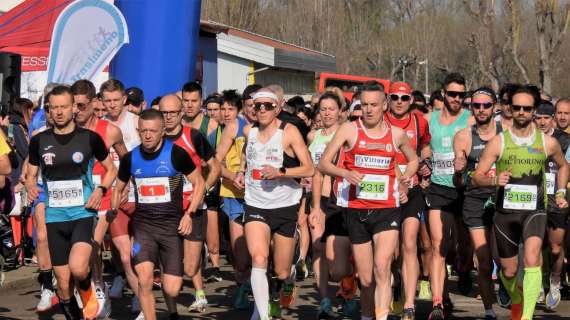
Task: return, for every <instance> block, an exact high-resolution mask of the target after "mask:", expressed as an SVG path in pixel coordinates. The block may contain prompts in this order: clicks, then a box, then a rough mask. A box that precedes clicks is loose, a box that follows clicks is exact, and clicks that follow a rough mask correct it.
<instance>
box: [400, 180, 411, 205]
mask: <svg viewBox="0 0 570 320" xmlns="http://www.w3.org/2000/svg"><path fill="white" fill-rule="evenodd" d="M403 178H404V177H403V176H402V177H400V183H399V184H398V193H399V194H400V203H406V202H408V190H409V189H408V184H407V183H405V182H404V179H403ZM408 180H409V178H408Z"/></svg>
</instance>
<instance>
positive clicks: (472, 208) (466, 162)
mask: <svg viewBox="0 0 570 320" xmlns="http://www.w3.org/2000/svg"><path fill="white" fill-rule="evenodd" d="M495 100H496V96H495V92H494V91H493V90H492V89H491V88H487V87H481V88H479V89H477V90H475V92H474V93H473V95H472V98H471V106H470V107H471V111H472V113H473V116H474V118H475V124H474V125H473V126H471V127H468V128H465V129H463V130H461V131H459V132H458V133H457V134H456V135H455V138H454V142H453V150H454V153H455V161H454V168H455V177H454V178H455V185H456V186H457V187H458V188H463V187H466V190H465V199H464V200H463V221H464V223H465V225H466V226H467V228H469V233H470V235H471V241H472V242H473V246H474V249H475V254H476V255H477V266H478V268H477V271H478V280H479V291H480V294H481V299H482V300H483V306H484V307H485V319H486V320H493V319H497V315H496V314H495V311H494V310H493V292H494V288H493V280H492V278H491V276H492V272H493V257H492V255H491V242H490V237H491V227H492V224H493V214H494V206H493V203H492V202H493V201H492V199H491V197H492V196H493V194H494V192H495V189H494V188H492V187H490V188H489V187H487V188H484V187H476V186H473V184H472V183H471V175H472V174H473V172H474V171H475V168H476V167H477V164H478V162H479V158H480V156H481V152H483V149H484V148H485V144H486V143H487V141H489V140H491V139H492V138H493V137H494V136H496V135H497V134H499V133H501V132H502V131H503V128H502V126H501V123H500V122H499V121H495V120H494V119H493V105H494V104H495ZM488 175H489V176H490V177H494V176H495V168H494V167H493V169H491V170H490V171H489V172H488Z"/></svg>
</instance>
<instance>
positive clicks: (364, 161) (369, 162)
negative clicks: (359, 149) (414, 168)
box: [354, 154, 392, 169]
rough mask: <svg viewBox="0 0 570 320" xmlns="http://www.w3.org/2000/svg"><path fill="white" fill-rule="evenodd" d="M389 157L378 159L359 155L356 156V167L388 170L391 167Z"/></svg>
mask: <svg viewBox="0 0 570 320" xmlns="http://www.w3.org/2000/svg"><path fill="white" fill-rule="evenodd" d="M391 160H392V159H391V158H389V157H377V156H367V155H361V154H357V155H355V156H354V165H355V166H357V167H361V168H370V169H388V168H389V167H390V161H391Z"/></svg>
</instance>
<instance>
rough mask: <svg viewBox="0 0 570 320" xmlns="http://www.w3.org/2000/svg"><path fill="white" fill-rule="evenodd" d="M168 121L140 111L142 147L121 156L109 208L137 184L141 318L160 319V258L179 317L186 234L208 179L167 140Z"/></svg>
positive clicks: (135, 252) (154, 112)
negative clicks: (187, 189)
mask: <svg viewBox="0 0 570 320" xmlns="http://www.w3.org/2000/svg"><path fill="white" fill-rule="evenodd" d="M164 127H165V120H164V118H163V116H162V114H161V113H160V112H159V111H157V110H154V109H148V110H145V111H143V112H142V113H141V115H140V118H139V125H138V128H139V133H140V138H141V141H142V143H141V145H140V146H138V147H136V148H135V149H133V150H132V151H130V152H129V153H127V154H126V155H125V157H124V158H122V159H121V165H120V167H119V174H118V179H117V185H116V187H115V190H113V197H112V200H111V206H112V208H113V210H116V209H117V208H118V206H119V204H120V198H121V195H122V192H123V190H124V189H125V187H126V186H127V183H128V182H129V181H130V180H134V185H135V190H136V192H135V199H136V200H135V201H136V202H135V203H136V204H135V214H134V215H133V218H132V221H131V226H130V227H131V230H132V236H133V239H132V241H133V250H132V259H133V264H134V266H135V270H136V272H137V277H138V283H139V298H140V301H141V307H142V311H143V315H142V316H139V317H138V318H137V319H146V320H154V319H156V310H155V300H154V295H153V293H152V287H153V279H154V269H155V264H157V263H158V261H160V266H161V270H162V280H161V284H162V291H163V293H164V296H165V300H166V301H168V302H169V304H171V303H173V305H172V306H173V307H174V310H173V309H171V306H170V305H169V311H170V319H178V314H177V312H176V304H175V299H176V297H177V296H178V294H179V293H180V289H181V287H182V276H183V274H184V267H183V260H184V248H183V238H182V237H184V236H188V235H189V234H190V232H191V230H192V227H193V226H192V215H194V214H196V212H197V210H198V207H199V205H200V204H201V203H202V197H203V195H204V179H203V178H202V175H201V172H200V170H199V168H198V167H196V165H195V164H194V161H193V160H192V158H191V157H190V154H189V153H188V152H187V151H186V150H184V148H182V147H180V146H178V145H175V144H174V143H172V142H171V141H169V140H167V139H164ZM185 179H187V180H188V181H189V182H190V183H191V184H192V187H193V196H192V200H191V201H190V204H189V205H188V207H187V208H184V206H183V204H184V201H183V187H184V186H183V185H184V181H185Z"/></svg>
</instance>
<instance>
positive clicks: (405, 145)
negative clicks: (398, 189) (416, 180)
mask: <svg viewBox="0 0 570 320" xmlns="http://www.w3.org/2000/svg"><path fill="white" fill-rule="evenodd" d="M392 130H394V131H393V132H394V135H395V141H394V142H395V143H396V146H397V147H398V149H400V151H402V153H403V154H404V156H405V157H406V160H407V161H408V164H407V166H406V171H405V172H402V178H403V179H405V180H410V179H411V178H412V177H413V176H414V175H415V174H416V172H418V167H419V164H420V160H419V158H418V155H417V154H416V151H415V150H414V149H413V148H412V145H411V144H410V139H408V136H407V135H406V133H405V132H404V130H402V129H400V128H395V127H393V128H392ZM398 171H399V170H398Z"/></svg>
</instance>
